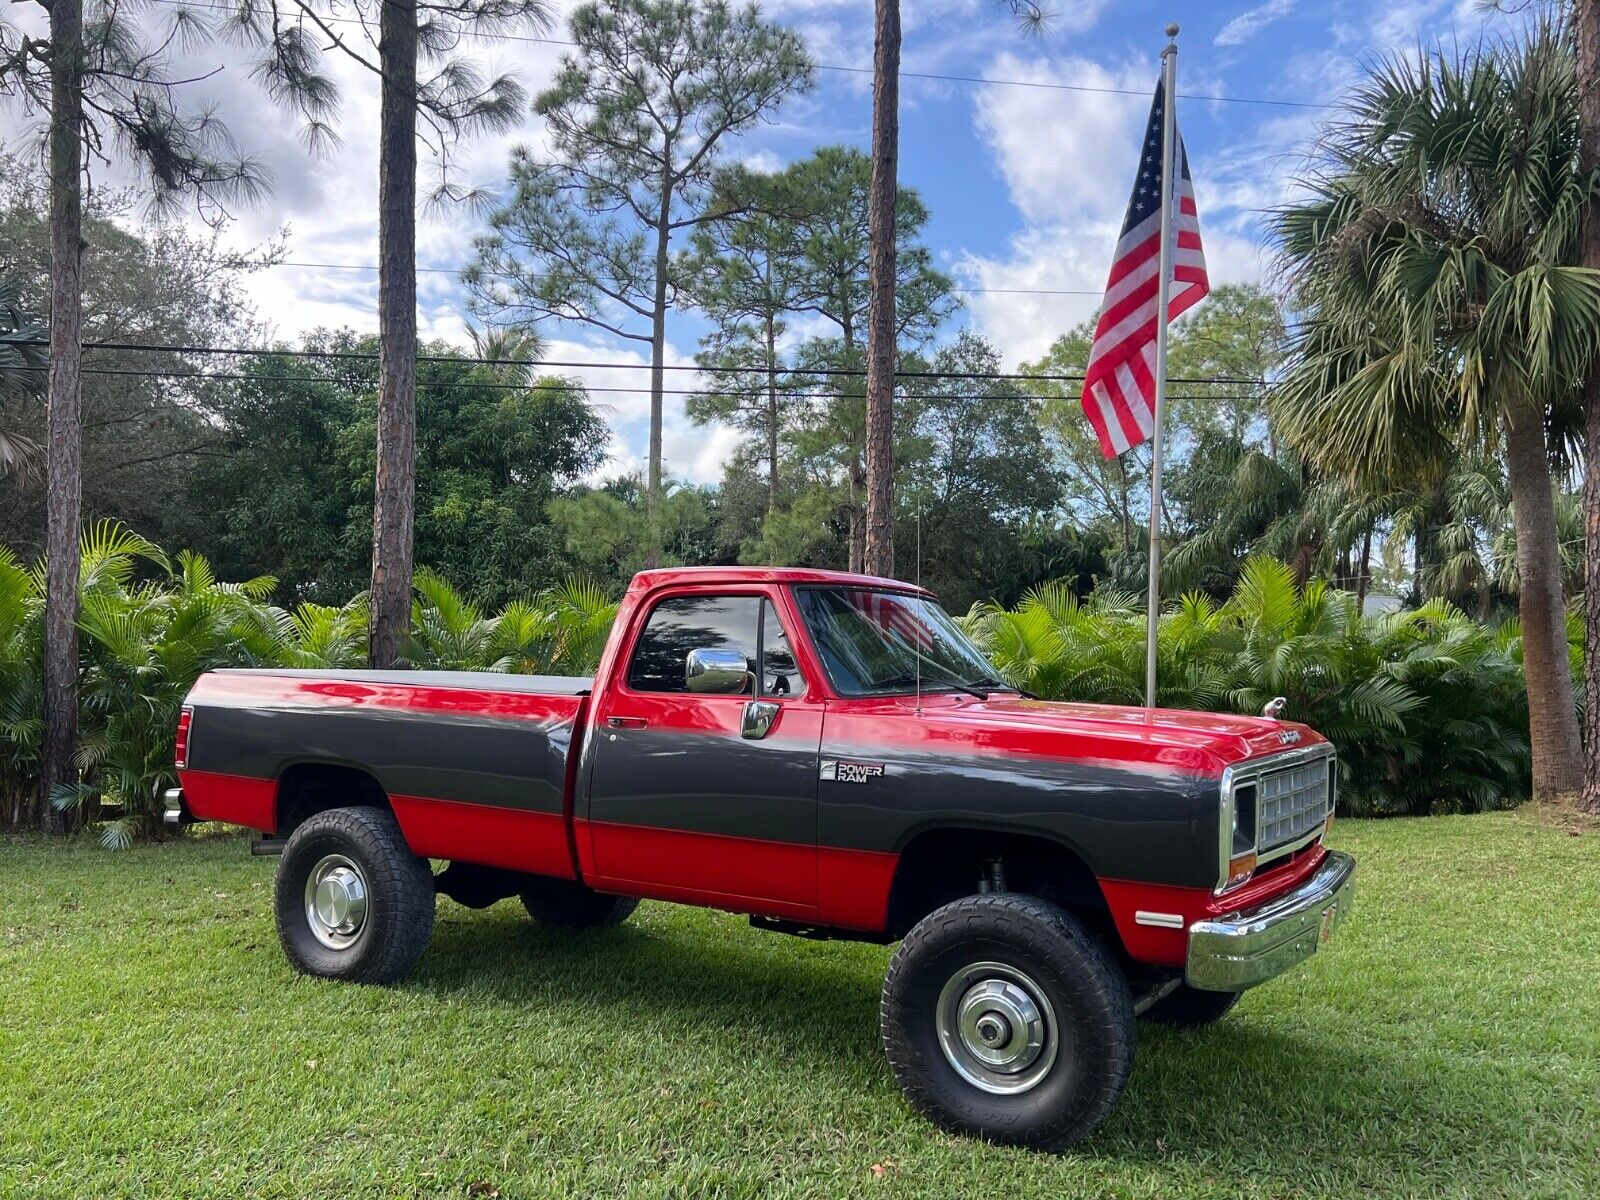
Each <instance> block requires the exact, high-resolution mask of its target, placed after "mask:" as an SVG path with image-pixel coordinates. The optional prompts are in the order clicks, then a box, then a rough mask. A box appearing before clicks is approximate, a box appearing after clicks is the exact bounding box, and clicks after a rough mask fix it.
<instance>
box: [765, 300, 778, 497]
mask: <svg viewBox="0 0 1600 1200" xmlns="http://www.w3.org/2000/svg"><path fill="white" fill-rule="evenodd" d="M767 467H768V470H767V516H769V517H770V516H772V514H773V513H775V512H777V511H778V331H777V328H776V322H775V321H774V319H773V318H772V316H770V315H769V316H768V317H767Z"/></svg>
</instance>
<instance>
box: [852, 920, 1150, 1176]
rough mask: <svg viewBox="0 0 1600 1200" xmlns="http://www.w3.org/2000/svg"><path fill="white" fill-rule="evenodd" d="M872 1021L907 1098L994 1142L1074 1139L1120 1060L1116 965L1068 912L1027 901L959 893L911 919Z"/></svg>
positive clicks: (1128, 1057) (1089, 1126) (1123, 1037)
mask: <svg viewBox="0 0 1600 1200" xmlns="http://www.w3.org/2000/svg"><path fill="white" fill-rule="evenodd" d="M881 1023H882V1032H883V1044H884V1050H885V1051H886V1052H887V1054H888V1056H889V1066H890V1068H891V1069H892V1070H893V1071H894V1075H895V1079H896V1080H897V1081H898V1082H899V1084H900V1087H901V1090H902V1091H904V1092H905V1094H906V1097H907V1099H909V1100H910V1101H911V1103H912V1104H913V1105H915V1106H916V1107H917V1108H918V1109H920V1110H921V1111H922V1112H923V1113H924V1114H925V1115H926V1116H928V1117H929V1118H930V1119H932V1120H933V1121H934V1122H936V1123H937V1124H939V1125H941V1126H943V1127H944V1128H946V1129H950V1130H952V1131H955V1132H958V1133H971V1134H977V1135H979V1136H980V1137H984V1138H988V1139H990V1140H993V1141H997V1142H1008V1143H1013V1144H1016V1145H1024V1146H1036V1147H1041V1148H1046V1149H1059V1148H1061V1147H1064V1146H1069V1145H1071V1144H1072V1143H1074V1142H1077V1141H1080V1140H1082V1139H1083V1138H1085V1137H1087V1136H1088V1135H1089V1134H1090V1133H1092V1132H1093V1131H1094V1129H1095V1128H1096V1126H1098V1125H1099V1124H1100V1122H1101V1121H1103V1120H1104V1119H1105V1117H1106V1114H1108V1113H1109V1112H1110V1111H1111V1108H1112V1106H1113V1105H1114V1104H1115V1103H1116V1101H1117V1097H1118V1096H1120V1095H1121V1094H1122V1088H1123V1085H1124V1084H1125V1083H1126V1082H1127V1079H1128V1072H1129V1071H1130V1070H1131V1069H1132V1066H1133V1044H1134V1025H1133V1003H1132V1000H1131V999H1130V997H1129V995H1128V985H1127V982H1126V980H1125V979H1124V978H1123V976H1122V973H1121V972H1120V971H1119V970H1118V969H1117V967H1116V965H1115V963H1113V962H1112V961H1111V959H1110V957H1109V956H1108V955H1107V954H1106V952H1105V950H1104V949H1103V948H1102V947H1101V945H1100V943H1099V942H1098V941H1096V940H1095V938H1094V937H1093V936H1092V935H1091V934H1090V933H1089V932H1088V931H1087V930H1086V929H1085V928H1084V927H1083V925H1082V924H1080V923H1079V922H1078V920H1077V919H1076V918H1074V917H1073V916H1072V915H1071V914H1070V913H1069V912H1067V911H1066V910H1065V909H1063V908H1061V907H1059V906H1057V905H1054V904H1051V903H1049V902H1047V901H1044V900H1040V899H1037V898H1035V897H1032V896H1023V895H1015V894H1007V893H989V894H986V895H981V896H969V897H967V898H966V899H963V900H957V901H955V902H954V903H952V904H947V905H945V906H944V907H943V908H940V909H938V910H936V911H935V912H933V913H932V914H930V915H929V916H928V917H926V918H924V919H923V920H922V921H921V922H919V923H918V924H917V926H916V927H915V928H914V929H912V931H911V932H910V933H909V934H908V935H907V936H906V939H905V941H903V942H902V943H901V944H900V948H899V949H898V950H897V951H896V952H895V955H894V958H893V959H892V960H891V962H890V964H889V973H888V976H887V978H886V979H885V981H884V987H883V1005H882V1010H881Z"/></svg>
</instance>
